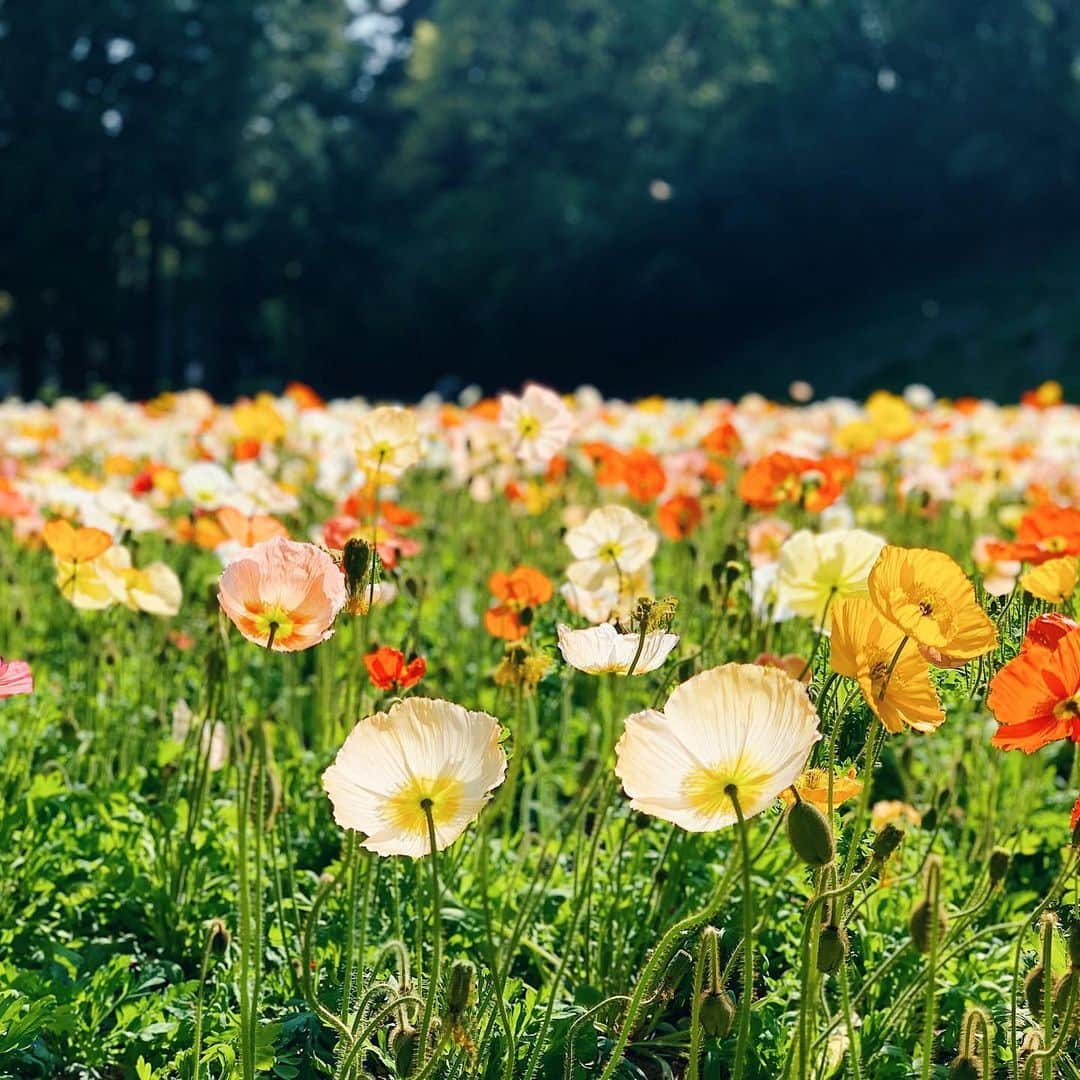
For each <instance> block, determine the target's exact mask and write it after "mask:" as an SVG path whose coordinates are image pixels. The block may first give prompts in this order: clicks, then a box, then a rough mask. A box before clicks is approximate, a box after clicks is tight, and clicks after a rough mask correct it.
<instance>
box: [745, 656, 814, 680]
mask: <svg viewBox="0 0 1080 1080" xmlns="http://www.w3.org/2000/svg"><path fill="white" fill-rule="evenodd" d="M754 663H755V664H757V665H758V666H759V667H774V668H779V669H780V670H781V671H783V672H785V673H786V674H788V675H790V676H791V677H792V678H793V679H798V680H799V682H802V683H809V682H810V676H811V674H812V672H811V671H810V664H809V663H808V662H807V660H806V657H805V656H800V655H799V654H798V653H785V654H784V655H783V656H780V655H779V654H778V653H774V652H763V653H758V654H757V656H755V657H754Z"/></svg>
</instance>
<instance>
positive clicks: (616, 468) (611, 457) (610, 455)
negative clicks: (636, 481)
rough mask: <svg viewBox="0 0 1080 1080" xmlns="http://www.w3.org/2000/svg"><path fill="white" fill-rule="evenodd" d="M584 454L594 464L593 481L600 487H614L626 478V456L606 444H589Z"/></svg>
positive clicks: (585, 447)
mask: <svg viewBox="0 0 1080 1080" xmlns="http://www.w3.org/2000/svg"><path fill="white" fill-rule="evenodd" d="M581 449H582V452H583V453H584V454H585V456H586V457H587V458H588V459H589V460H590V461H591V462H592V463H593V467H594V470H595V471H594V473H593V479H594V480H595V481H596V483H597V485H598V486H599V487H614V486H615V485H616V484H621V483H622V482H623V480H624V479H625V477H626V455H625V454H623V452H622V451H621V450H616V449H615V447H614V446H609V445H608V444H607V443H604V442H587V443H583V444H582V446H581Z"/></svg>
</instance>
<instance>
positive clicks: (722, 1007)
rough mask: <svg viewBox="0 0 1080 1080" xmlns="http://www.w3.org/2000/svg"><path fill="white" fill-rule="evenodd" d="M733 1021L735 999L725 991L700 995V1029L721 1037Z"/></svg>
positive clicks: (728, 1029)
mask: <svg viewBox="0 0 1080 1080" xmlns="http://www.w3.org/2000/svg"><path fill="white" fill-rule="evenodd" d="M734 1023H735V1001H734V999H733V998H732V996H731V995H730V994H729V993H728V992H727V991H726V990H721V991H720V993H718V994H710V993H708V992H706V993H705V994H703V995H702V997H701V1029H702V1031H704V1032H705V1034H706V1035H710V1036H712V1037H713V1038H718V1039H722V1038H723V1037H724V1036H725V1035H727V1033H728V1032H729V1031H730V1030H731V1025H732V1024H734Z"/></svg>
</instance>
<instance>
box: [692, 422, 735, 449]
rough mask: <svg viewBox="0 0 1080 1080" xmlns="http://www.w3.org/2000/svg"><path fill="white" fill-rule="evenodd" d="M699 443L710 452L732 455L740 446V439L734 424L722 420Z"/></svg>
mask: <svg viewBox="0 0 1080 1080" xmlns="http://www.w3.org/2000/svg"><path fill="white" fill-rule="evenodd" d="M701 445H702V447H704V449H706V450H708V451H709V453H711V454H717V455H718V456H720V457H732V456H733V455H734V454H735V452H736V451H737V450H738V449H739V448H740V447H741V446H742V439H741V438H740V437H739V432H738V429H737V428H736V427H735V425H734V424H732V423H731V422H730V421H729V420H723V421H721V422H720V423H719V424H717V425H716V427H714V428H713V429H712V430H711V431H710V432H709V433H708V434H707V435H706V436H705V438H703V439H702V440H701Z"/></svg>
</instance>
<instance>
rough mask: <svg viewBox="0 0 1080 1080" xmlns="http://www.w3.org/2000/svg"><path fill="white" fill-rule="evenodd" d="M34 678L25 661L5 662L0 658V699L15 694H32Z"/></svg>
mask: <svg viewBox="0 0 1080 1080" xmlns="http://www.w3.org/2000/svg"><path fill="white" fill-rule="evenodd" d="M33 692H34V677H33V675H31V674H30V665H29V664H28V663H27V662H26V661H25V660H7V661H5V660H4V658H3V657H2V656H0V698H6V697H14V696H15V695H16V694H32V693H33Z"/></svg>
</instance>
